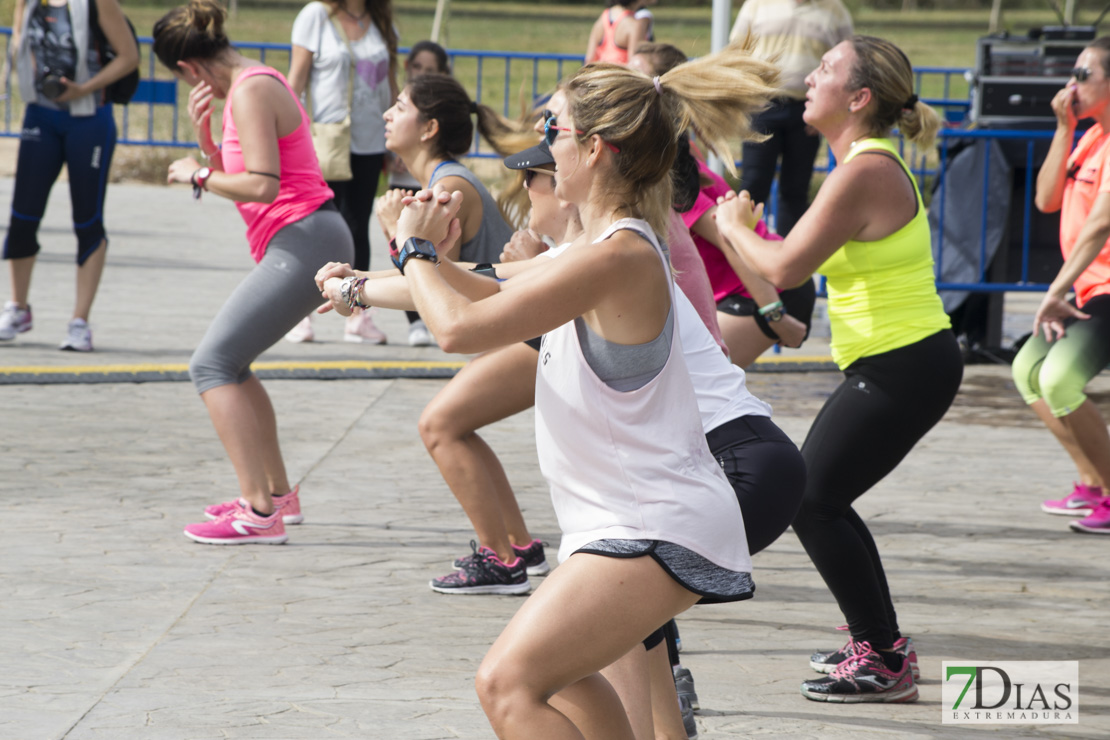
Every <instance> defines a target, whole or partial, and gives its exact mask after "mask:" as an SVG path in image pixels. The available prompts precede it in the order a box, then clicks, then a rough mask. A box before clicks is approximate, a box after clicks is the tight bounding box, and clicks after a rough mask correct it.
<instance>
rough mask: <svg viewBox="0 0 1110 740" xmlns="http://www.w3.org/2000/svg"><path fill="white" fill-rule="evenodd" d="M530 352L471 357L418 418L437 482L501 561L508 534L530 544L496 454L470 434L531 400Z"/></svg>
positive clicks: (507, 350)
mask: <svg viewBox="0 0 1110 740" xmlns="http://www.w3.org/2000/svg"><path fill="white" fill-rule="evenodd" d="M535 389H536V352H535V350H533V349H532V348H530V347H528V346H526V345H524V344H516V345H512V346H509V347H503V348H501V349H497V350H494V351H492V352H488V353H486V354H484V355H481V356H479V357H476V358H474V360H472V361H471V362H470V364H468V365H467V366H466V367H464V368H463V369H462V370H461V371H459V374H458V375H456V376H455V377H454V378H453V379H452V380H451V382H450V383H448V384H447V385H446V386H444V388H443V390H441V391H440V392H439V393H438V394H437V395H436V397H435V398H433V399H432V401H431V403H429V404H428V406H427V407H426V408H425V409H424V413H422V414H421V415H420V423H419V428H420V436H421V438H422V439H423V440H424V446H425V447H427V448H428V453H429V454H430V455H431V456H432V459H433V460H435V463H436V465H437V466H439V472H440V474H442V475H443V480H444V481H446V482H447V486H448V487H449V488H450V489H451V492H452V493H454V494H455V498H457V499H458V501H459V503H460V504H461V505H462V507H463V511H465V512H466V515H467V517H469V519H470V523H471V525H472V526H473V527H474V532H475V534H477V536H478V541H479V543H481V545H483V546H484V547H488V548H489V549H491V550H493V551H494V552H495V553H497V556H498V557H499V558H501V559H502V560H503V561H505V562H511V561H512V560H513V559H514V558H515V557H516V556H515V555H514V554H513V550H512V546H511V544H510V540H509V531H510V530H509V527H508V526H507V524H511V525H512V531H513V533H514V536H517V537H521V538H523V542H522V544H527V542H530V541H531V538H530V536H529V535H528V530H527V528H526V527H525V526H524V517H523V516H522V515H521V513H520V508H519V507H518V506H517V503H516V497H515V496H514V495H513V490H512V487H511V486H509V481H508V478H506V476H505V471H504V470H503V469H502V467H501V463H500V462H499V461H498V460H497V455H495V454H494V452H493V450H491V449H490V448H489V445H487V444H486V443H485V441H483V440H482V438H481V437H479V436H478V435H477V434H475V433H474V430H476V429H481V428H482V427H484V426H486V425H488V424H492V423H493V422H495V421H500V420H501V419H504V418H507V417H509V416H512V415H513V414H516V413H519V412H520V411H523V410H525V409H527V408H529V407H530V406H532V404H533V403H534V402H535V393H536V391H535Z"/></svg>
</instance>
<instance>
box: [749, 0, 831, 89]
mask: <svg viewBox="0 0 1110 740" xmlns="http://www.w3.org/2000/svg"><path fill="white" fill-rule="evenodd" d="M749 31H750V32H751V33H752V35H753V36H755V38H756V41H755V49H754V53H755V56H757V57H759V58H761V59H776V60H777V62H778V64H779V67H780V68H781V70H782V75H781V77H780V79H779V85H780V87H781V88H782V94H783V96H785V97H790V98H796V99H799V100H801V99H802V98H804V97H805V96H806V84H805V78H806V75H808V74H809V73H810V72H812V71H813V70H815V69H816V68H817V65H818V64H820V63H821V57H822V56H824V54H825V52H827V51H828V50H829V49H831V48H833V47H834V46H836V45H837V44H839V43H840V42H841V41H844V40H846V39H849V38H851V37H852V16H851V15H849V14H848V9H847V8H845V7H844V5H843V3H841V2H840V0H747V2H745V3H744V5H743V7H741V8H740V14H739V15H737V16H736V23H735V24H734V25H733V27H732V34H731V36H730V38H731V39H732V40H733V41H735V40H738V39H742V38H744V36H746V35H747V34H748V32H749Z"/></svg>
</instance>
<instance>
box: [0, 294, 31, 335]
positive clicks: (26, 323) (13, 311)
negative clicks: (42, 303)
mask: <svg viewBox="0 0 1110 740" xmlns="http://www.w3.org/2000/svg"><path fill="white" fill-rule="evenodd" d="M33 326H34V322H33V321H32V320H31V306H30V305H28V306H27V308H20V307H19V304H17V303H16V302H15V301H8V302H7V303H5V304H4V310H3V311H0V340H3V341H8V340H10V339H15V335H16V334H22V333H23V332H25V331H31V327H33Z"/></svg>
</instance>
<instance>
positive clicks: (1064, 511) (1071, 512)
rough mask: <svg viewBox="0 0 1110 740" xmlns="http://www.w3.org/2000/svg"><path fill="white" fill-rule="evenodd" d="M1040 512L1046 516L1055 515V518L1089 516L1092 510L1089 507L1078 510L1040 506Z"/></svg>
mask: <svg viewBox="0 0 1110 740" xmlns="http://www.w3.org/2000/svg"><path fill="white" fill-rule="evenodd" d="M1041 511H1043V512H1044V513H1046V514H1055V515H1056V516H1076V515H1078V516H1090V515H1091V512H1092V511H1094V509H1092V508H1091V507H1089V506H1081V507H1079V508H1078V509H1053V508H1052V507H1051V506H1045V505H1044V504H1041Z"/></svg>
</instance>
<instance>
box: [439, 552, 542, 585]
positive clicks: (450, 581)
mask: <svg viewBox="0 0 1110 740" xmlns="http://www.w3.org/2000/svg"><path fill="white" fill-rule="evenodd" d="M470 548H471V549H472V550H473V551H474V553H473V555H471V556H470V557H467V558H462V559H461V560H462V565H461V566H459V570H456V571H454V572H453V573H448V574H447V575H445V576H443V577H441V578H433V579H432V580H431V581H430V582H429V584H428V585H429V586H431V587H432V590H433V591H438V592H439V593H441V594H526V593H528V592H529V591H531V590H532V584H530V583H529V582H528V571H527V569H526V568H525V565H524V558H522V557H520V556H517V558H516V560H514V561H513V562H511V563H504V562H502V561H501V558H499V557H497V553H495V552H494V551H493V550H491V549H489V548H488V547H478V543H477V542H475V541H474V540H471V541H470Z"/></svg>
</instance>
